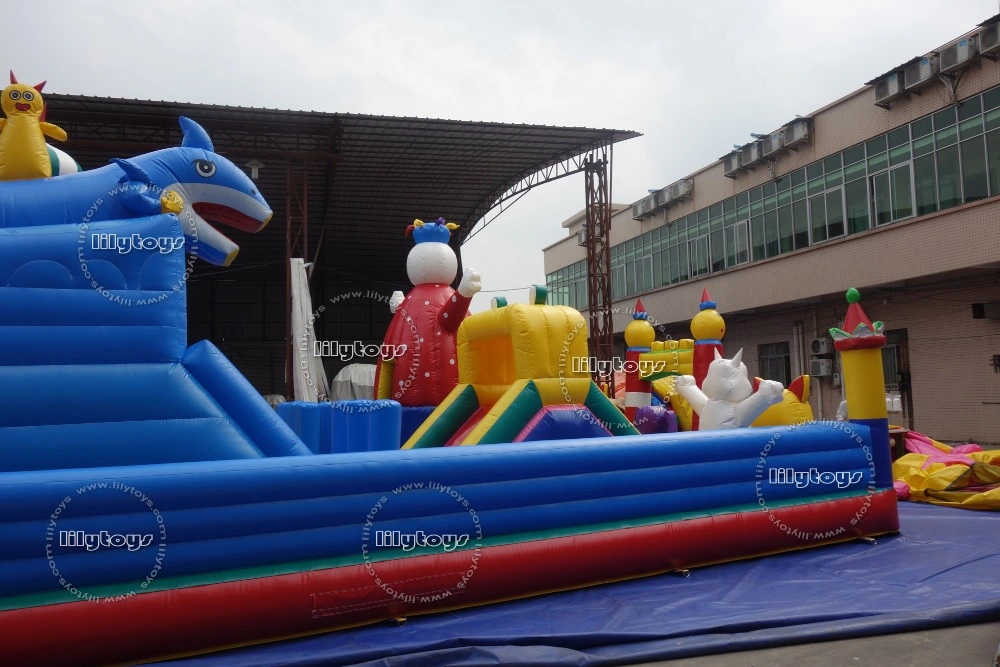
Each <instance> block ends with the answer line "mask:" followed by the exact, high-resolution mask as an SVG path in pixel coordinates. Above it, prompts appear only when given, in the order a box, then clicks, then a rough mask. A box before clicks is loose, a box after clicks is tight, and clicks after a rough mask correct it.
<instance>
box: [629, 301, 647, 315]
mask: <svg viewBox="0 0 1000 667" xmlns="http://www.w3.org/2000/svg"><path fill="white" fill-rule="evenodd" d="M632 319H633V320H648V319H649V313H647V312H646V306H644V305H642V299H636V301H635V311H634V312H633V313H632Z"/></svg>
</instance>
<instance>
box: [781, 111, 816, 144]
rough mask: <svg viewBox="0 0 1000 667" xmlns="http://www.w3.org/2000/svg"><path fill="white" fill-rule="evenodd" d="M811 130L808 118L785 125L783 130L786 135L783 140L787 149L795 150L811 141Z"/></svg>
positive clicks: (798, 119)
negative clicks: (796, 147)
mask: <svg viewBox="0 0 1000 667" xmlns="http://www.w3.org/2000/svg"><path fill="white" fill-rule="evenodd" d="M809 130H810V128H809V119H808V118H796V119H795V120H793V121H792V122H791V123H789V124H788V125H785V127H784V128H783V130H782V132H783V133H784V135H785V137H784V139H783V141H784V144H785V148H794V147H795V146H798V145H799V144H801V143H803V142H805V141H809Z"/></svg>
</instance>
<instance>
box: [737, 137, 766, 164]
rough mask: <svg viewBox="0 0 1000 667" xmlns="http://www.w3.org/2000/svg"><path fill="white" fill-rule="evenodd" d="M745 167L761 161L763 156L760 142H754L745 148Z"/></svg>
mask: <svg viewBox="0 0 1000 667" xmlns="http://www.w3.org/2000/svg"><path fill="white" fill-rule="evenodd" d="M742 152H743V166H744V167H746V166H749V165H751V164H753V163H754V162H757V161H759V160H760V159H761V158H762V157H764V156H763V154H762V150H761V145H760V142H759V141H754V142H752V143H749V144H747V145H746V146H744V147H743V151H742Z"/></svg>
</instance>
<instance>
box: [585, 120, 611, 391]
mask: <svg viewBox="0 0 1000 667" xmlns="http://www.w3.org/2000/svg"><path fill="white" fill-rule="evenodd" d="M611 143H613V140H612V142H609V144H608V145H604V146H601V147H600V148H597V149H594V150H593V151H591V152H590V154H589V155H588V156H587V158H586V161H585V163H584V174H585V176H586V179H585V181H586V194H587V204H586V211H587V231H586V241H587V308H588V311H589V314H590V339H589V343H590V354H591V355H592V356H593V357H594V358H596V359H597V361H598V363H597V364H596V368H595V370H594V371H593V374H594V378H593V379H594V382H598V383H600V382H607V383H608V387H609V392H610V395H611V396H612V397H613V396H614V391H615V386H614V376H613V375H609V376H606V377H600V370H601V369H607V368H610V366H611V361H612V357H613V356H614V338H613V336H614V323H613V322H612V318H611V179H610V177H609V172H610V166H611V156H610V153H609V151H608V146H609V145H610V144H611Z"/></svg>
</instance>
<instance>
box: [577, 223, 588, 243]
mask: <svg viewBox="0 0 1000 667" xmlns="http://www.w3.org/2000/svg"><path fill="white" fill-rule="evenodd" d="M576 244H577V245H578V246H585V245H587V223H586V222H585V223H583V224H582V225H580V229H579V230H577V232H576Z"/></svg>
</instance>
